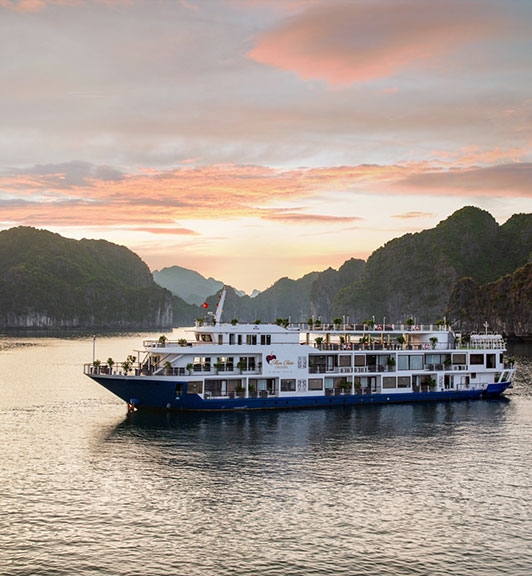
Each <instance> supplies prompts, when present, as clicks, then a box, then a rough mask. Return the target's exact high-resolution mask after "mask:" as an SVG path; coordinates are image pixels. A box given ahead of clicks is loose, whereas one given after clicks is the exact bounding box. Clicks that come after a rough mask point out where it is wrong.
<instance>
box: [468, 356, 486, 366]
mask: <svg viewBox="0 0 532 576" xmlns="http://www.w3.org/2000/svg"><path fill="white" fill-rule="evenodd" d="M470 362H471V364H476V365H478V364H484V354H471V356H470Z"/></svg>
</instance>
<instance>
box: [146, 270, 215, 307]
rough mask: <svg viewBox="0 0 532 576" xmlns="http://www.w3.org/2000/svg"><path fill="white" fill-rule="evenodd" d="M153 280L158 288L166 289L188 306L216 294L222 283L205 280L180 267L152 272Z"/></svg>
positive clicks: (199, 302)
mask: <svg viewBox="0 0 532 576" xmlns="http://www.w3.org/2000/svg"><path fill="white" fill-rule="evenodd" d="M153 279H154V280H155V282H156V283H157V284H159V286H162V287H163V288H167V289H168V290H170V292H171V293H172V294H174V295H175V296H179V297H180V298H181V299H183V300H184V301H185V302H188V303H189V304H196V305H198V306H199V305H200V304H203V302H204V301H205V300H206V299H207V297H208V296H212V295H213V294H216V292H217V291H218V290H221V289H222V287H223V282H220V281H219V280H215V279H214V278H205V277H203V276H202V275H201V274H199V273H198V272H194V270H188V269H187V268H182V267H181V266H170V267H169V268H163V269H162V270H155V271H154V272H153Z"/></svg>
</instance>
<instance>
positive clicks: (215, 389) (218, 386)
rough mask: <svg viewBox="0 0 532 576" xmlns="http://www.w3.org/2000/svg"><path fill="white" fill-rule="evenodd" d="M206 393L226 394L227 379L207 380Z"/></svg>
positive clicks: (214, 394) (213, 394) (210, 394)
mask: <svg viewBox="0 0 532 576" xmlns="http://www.w3.org/2000/svg"><path fill="white" fill-rule="evenodd" d="M205 393H206V394H207V395H209V396H225V395H226V394H227V380H205Z"/></svg>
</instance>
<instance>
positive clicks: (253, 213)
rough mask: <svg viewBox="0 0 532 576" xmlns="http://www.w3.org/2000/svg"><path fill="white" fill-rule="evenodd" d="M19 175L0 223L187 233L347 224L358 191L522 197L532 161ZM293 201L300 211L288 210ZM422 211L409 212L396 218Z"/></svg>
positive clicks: (59, 169) (87, 168) (81, 167)
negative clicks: (238, 224) (257, 225)
mask: <svg viewBox="0 0 532 576" xmlns="http://www.w3.org/2000/svg"><path fill="white" fill-rule="evenodd" d="M21 172H22V171H20V170H19V171H16V172H15V173H14V174H9V175H4V176H3V177H0V202H1V205H2V221H3V222H12V223H13V224H14V225H15V224H19V223H25V224H30V225H39V226H47V225H54V224H58V223H61V224H64V223H67V222H68V223H69V224H71V225H76V226H91V225H93V224H94V225H96V226H100V227H109V226H116V227H137V228H142V229H149V230H150V231H151V232H152V233H155V231H156V230H157V231H159V232H160V233H161V234H176V235H183V234H184V235H192V234H194V231H191V230H189V229H187V228H184V227H183V226H182V225H180V224H177V223H178V222H183V221H184V220H189V221H190V220H203V221H219V220H224V221H228V220H236V219H242V218H251V219H253V218H255V219H262V220H268V221H277V222H288V223H292V224H298V223H299V224H302V225H305V224H316V223H318V224H323V225H326V224H331V225H334V224H338V223H348V222H355V221H357V220H358V217H357V216H352V215H350V214H349V211H347V213H346V209H347V210H349V209H348V208H346V207H347V206H351V205H352V206H353V207H355V206H356V204H352V202H353V199H354V198H357V197H360V196H375V197H379V196H388V197H391V196H394V195H395V196H401V197H404V196H405V195H410V196H430V197H431V198H434V197H436V196H440V197H442V198H444V197H448V196H463V195H464V194H465V195H466V196H467V197H485V198H491V197H494V196H495V197H500V196H506V197H507V198H530V196H531V194H532V190H531V188H530V182H531V181H532V163H511V164H510V163H509V164H501V165H496V166H489V167H474V166H473V167H464V168H459V167H449V166H445V165H444V164H443V163H436V164H434V163H432V164H431V163H427V162H418V163H415V162H410V163H405V164H398V165H390V166H380V165H364V164H363V165H357V166H332V167H325V168H306V169H303V168H300V169H292V170H282V169H274V168H271V167H263V166H238V165H213V166H204V167H195V168H193V167H183V168H179V169H175V170H171V171H161V172H154V171H153V170H151V171H148V173H143V172H142V171H140V172H139V173H131V174H124V173H122V172H121V171H119V170H115V169H113V168H112V167H102V166H94V165H90V164H86V163H83V162H79V163H77V162H69V163H64V164H53V165H52V164H50V165H46V166H45V165H38V166H35V167H33V168H30V169H28V170H26V172H25V173H21ZM296 202H297V203H301V204H302V205H304V206H305V208H304V209H303V208H301V207H297V208H294V207H293V205H294V203H296ZM290 206H292V207H290ZM316 206H319V207H320V208H319V210H320V211H319V212H316V209H315V207H316ZM337 206H339V208H337ZM313 207H314V209H313ZM303 210H304V211H303ZM335 210H336V211H337V210H342V211H343V213H340V214H338V213H335ZM430 216H431V214H428V213H425V212H417V211H410V212H406V213H403V214H400V215H398V216H396V217H397V218H403V219H406V218H422V217H430Z"/></svg>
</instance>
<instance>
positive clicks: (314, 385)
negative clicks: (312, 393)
mask: <svg viewBox="0 0 532 576" xmlns="http://www.w3.org/2000/svg"><path fill="white" fill-rule="evenodd" d="M308 389H309V390H323V379H322V378H309V379H308Z"/></svg>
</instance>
